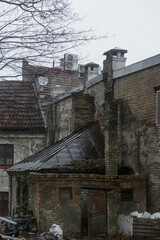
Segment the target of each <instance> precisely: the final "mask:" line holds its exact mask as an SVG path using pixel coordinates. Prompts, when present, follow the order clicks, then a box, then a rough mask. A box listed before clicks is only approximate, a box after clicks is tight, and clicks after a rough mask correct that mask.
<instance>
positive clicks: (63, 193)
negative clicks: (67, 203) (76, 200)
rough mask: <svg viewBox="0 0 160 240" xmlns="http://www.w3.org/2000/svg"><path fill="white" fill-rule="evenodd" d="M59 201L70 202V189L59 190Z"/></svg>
mask: <svg viewBox="0 0 160 240" xmlns="http://www.w3.org/2000/svg"><path fill="white" fill-rule="evenodd" d="M59 198H60V200H71V199H72V188H59Z"/></svg>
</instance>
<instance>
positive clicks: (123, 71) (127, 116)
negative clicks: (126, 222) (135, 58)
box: [9, 48, 160, 236]
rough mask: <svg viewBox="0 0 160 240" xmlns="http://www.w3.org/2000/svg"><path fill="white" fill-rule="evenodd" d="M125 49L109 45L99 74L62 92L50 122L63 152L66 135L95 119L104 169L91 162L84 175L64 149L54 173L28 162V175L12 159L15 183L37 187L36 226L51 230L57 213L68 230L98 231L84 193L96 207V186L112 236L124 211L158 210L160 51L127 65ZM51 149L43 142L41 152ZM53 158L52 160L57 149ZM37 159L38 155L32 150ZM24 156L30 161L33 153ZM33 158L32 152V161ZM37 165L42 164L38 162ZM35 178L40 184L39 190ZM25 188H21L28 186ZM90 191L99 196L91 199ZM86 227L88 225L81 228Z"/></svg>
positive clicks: (67, 233) (30, 192) (104, 218)
mask: <svg viewBox="0 0 160 240" xmlns="http://www.w3.org/2000/svg"><path fill="white" fill-rule="evenodd" d="M126 52H127V51H126V50H123V49H118V48H115V49H111V50H109V51H107V52H105V53H104V55H105V56H106V60H104V68H103V73H102V74H101V75H99V76H97V77H95V78H93V79H91V80H88V81H86V82H85V83H84V84H83V85H81V86H79V87H77V88H74V89H72V90H71V91H68V92H66V93H64V94H63V95H59V96H57V97H56V98H54V101H53V106H54V107H53V116H54V126H53V129H54V132H55V141H56V142H57V145H56V144H55V145H53V146H52V147H54V148H55V147H57V152H60V151H61V150H62V149H61V147H59V146H61V145H60V144H61V142H63V141H65V139H66V140H67V142H68V143H70V139H71V137H72V136H74V134H76V133H77V132H75V131H77V130H78V132H79V131H80V132H81V131H82V129H83V127H85V126H86V125H87V124H88V123H91V122H95V121H97V120H98V121H99V124H100V126H101V129H102V131H103V134H104V142H105V145H104V152H105V157H104V160H105V165H104V166H105V167H104V171H103V173H102V172H97V173H96V174H95V173H94V174H93V172H92V169H90V170H91V171H90V172H87V173H86V172H84V173H83V174H82V172H81V171H79V172H77V171H76V170H75V169H72V174H71V173H70V172H69V170H68V167H69V166H70V163H68V165H67V162H66V161H67V159H68V157H67V154H66V153H65V151H64V152H63V154H61V157H62V158H63V161H64V163H66V165H67V166H68V167H67V168H66V169H65V170H64V167H63V168H61V167H60V166H61V165H62V164H61V163H58V166H59V167H60V168H59V167H58V168H57V169H58V170H57V172H54V171H53V169H49V168H48V169H47V170H46V169H45V172H39V170H38V169H35V170H34V169H32V170H31V169H28V170H27V175H26V174H25V171H22V173H21V174H19V173H20V172H19V171H20V170H18V169H21V164H17V165H15V166H14V167H12V168H11V170H10V171H9V172H10V173H9V174H10V175H11V176H12V177H13V178H14V179H15V182H17V183H18V181H19V180H20V179H21V181H20V182H21V183H22V185H23V178H26V177H27V181H28V183H27V184H28V187H29V189H30V190H29V195H28V196H29V198H31V195H32V194H33V193H35V194H33V196H34V201H31V200H29V203H30V206H29V207H30V208H32V209H33V210H34V213H35V215H36V217H37V220H38V224H39V230H44V229H43V227H44V226H45V228H46V229H45V230H47V228H48V227H49V225H50V224H52V221H53V220H54V223H58V224H60V225H61V224H62V227H63V229H64V232H65V234H66V236H69V235H74V236H75V235H78V236H79V235H81V234H84V235H85V234H89V235H92V234H93V235H94V234H96V233H95V232H94V233H93V232H91V231H90V229H91V228H92V227H93V226H95V219H93V218H92V217H91V218H90V217H89V212H87V211H86V210H85V209H86V206H87V201H86V200H85V199H88V201H89V203H90V204H91V206H92V203H94V200H95V199H96V193H95V192H94V191H95V190H96V191H97V190H98V191H99V194H100V195H101V197H102V195H103V196H105V197H102V198H103V200H102V199H101V200H100V201H97V202H101V203H102V205H101V207H102V206H103V209H107V211H105V213H104V212H103V213H104V214H102V215H103V220H102V219H101V220H102V222H103V224H102V225H103V226H104V224H105V220H106V227H105V231H104V229H102V232H103V233H104V232H105V233H106V234H108V235H115V234H118V232H119V228H120V226H119V225H118V224H117V220H118V218H119V216H123V217H125V216H126V217H129V213H130V212H131V211H135V210H137V211H140V212H143V211H145V210H148V211H150V212H155V211H160V202H159V199H160V196H159V182H160V174H159V169H160V161H159V154H160V153H159V152H160V151H159V148H160V144H159V141H160V136H159V134H160V131H159V124H160V117H159V116H160V115H159V109H160V108H159V90H160V71H159V69H160V55H157V56H154V57H152V58H149V59H146V60H144V61H141V62H138V63H135V64H133V65H130V66H125V61H126V58H125V56H124V55H125V53H126ZM79 129H80V130H79ZM72 134H73V135H72ZM95 139H96V138H95ZM97 139H98V138H97ZM78 141H79V140H78ZM72 143H73V145H74V147H75V149H76V151H78V152H79V153H80V155H81V156H84V155H83V150H81V151H79V145H76V144H75V143H74V142H72ZM84 146H85V149H86V148H87V146H88V147H89V143H87V141H86V142H85V144H84ZM47 151H48V150H47V149H45V150H44V153H47ZM76 156H77V153H76V154H75V155H74V157H75V160H76V161H77V160H78V159H76ZM52 157H53V158H51V162H52V161H53V159H54V154H53V156H52ZM83 158H84V159H83ZM96 158H97V157H96ZM40 159H41V158H40ZM87 159H90V156H88V157H87V158H86V157H82V158H81V161H83V160H87ZM32 160H33V162H34V160H36V158H35V159H34V155H33V159H32ZM42 160H43V159H42ZM25 161H26V163H27V162H28V159H26V160H25ZM25 161H24V162H22V164H24V163H25ZM31 162H32V161H31ZM31 162H30V159H29V163H30V164H31ZM71 162H72V161H71ZM52 163H53V162H52ZM26 166H27V165H26ZM33 166H37V163H36V161H35V165H33ZM69 168H70V167H69ZM18 179H19V180H18ZM33 181H34V182H35V183H36V184H35V185H34V189H33V186H32V183H33ZM146 181H147V191H146V183H145V182H146ZM15 186H16V185H15ZM17 186H18V185H17ZM47 186H48V189H47ZM35 188H36V189H35ZM20 189H21V185H20ZM61 189H62V193H61ZM63 190H64V192H63ZM92 191H93V192H92ZM51 192H52V194H50V193H51ZM146 193H147V197H146ZM21 194H22V195H23V191H22V192H21ZM61 194H62V195H63V194H64V195H63V196H68V198H67V201H61ZM94 194H95V195H94ZM12 195H14V192H13V193H12V194H11V196H12ZM90 195H92V197H93V196H95V198H94V197H93V199H92V201H90V200H91V198H90ZM46 196H48V197H47V198H46ZM101 197H100V198H101ZM100 198H97V199H100ZM46 201H48V202H47V204H46ZM95 201H96V200H95ZM104 202H105V204H103V203H104ZM35 203H36V205H35ZM52 203H53V204H52ZM89 203H88V204H89ZM16 204H17V202H16V199H15V205H16ZM37 206H38V207H37ZM89 206H90V205H88V207H89ZM89 209H90V207H89ZM11 210H13V209H11ZM71 213H74V214H73V218H71V219H70V222H69V223H70V224H69V225H70V226H71V229H70V227H69V225H67V221H68V219H69V216H70V215H71ZM102 215H101V216H102ZM57 216H59V218H58V217H57ZM86 216H87V217H86ZM104 216H105V217H104ZM44 222H45V223H46V224H45V225H43V224H44ZM86 226H87V228H88V230H87V233H84V231H83V230H84V229H85V227H86ZM73 228H74V229H75V231H74V232H72V229H73ZM82 229H83V230H82Z"/></svg>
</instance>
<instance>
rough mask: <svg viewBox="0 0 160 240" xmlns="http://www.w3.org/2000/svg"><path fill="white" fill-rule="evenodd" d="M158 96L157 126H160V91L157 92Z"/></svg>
mask: <svg viewBox="0 0 160 240" xmlns="http://www.w3.org/2000/svg"><path fill="white" fill-rule="evenodd" d="M156 95H157V113H156V123H157V125H160V91H157V92H156Z"/></svg>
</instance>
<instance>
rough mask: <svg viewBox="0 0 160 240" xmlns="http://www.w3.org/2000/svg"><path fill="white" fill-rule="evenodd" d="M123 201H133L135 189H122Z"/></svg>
mask: <svg viewBox="0 0 160 240" xmlns="http://www.w3.org/2000/svg"><path fill="white" fill-rule="evenodd" d="M121 201H133V189H121Z"/></svg>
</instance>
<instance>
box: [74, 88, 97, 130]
mask: <svg viewBox="0 0 160 240" xmlns="http://www.w3.org/2000/svg"><path fill="white" fill-rule="evenodd" d="M93 121H94V97H92V96H89V94H83V93H82V92H80V93H78V94H73V95H72V124H73V130H74V131H76V130H79V129H80V128H82V127H85V126H86V125H87V124H88V123H91V122H93Z"/></svg>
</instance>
